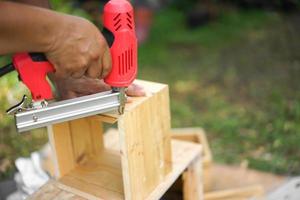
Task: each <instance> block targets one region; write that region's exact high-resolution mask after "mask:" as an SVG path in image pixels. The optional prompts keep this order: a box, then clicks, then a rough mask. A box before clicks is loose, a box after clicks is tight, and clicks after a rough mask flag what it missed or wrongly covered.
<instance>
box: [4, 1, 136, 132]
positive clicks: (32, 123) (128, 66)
mask: <svg viewBox="0 0 300 200" xmlns="http://www.w3.org/2000/svg"><path fill="white" fill-rule="evenodd" d="M103 25H104V29H103V35H104V37H105V38H106V40H107V42H108V44H109V46H110V53H111V57H112V70H111V72H110V73H109V75H108V76H107V77H105V79H104V81H105V83H107V84H109V85H110V86H111V87H112V91H107V92H101V93H97V94H93V95H87V96H83V97H78V98H74V99H69V100H63V101H57V102H52V101H51V100H52V99H53V94H52V90H51V86H50V84H49V82H48V81H47V79H46V77H47V74H48V73H49V72H55V69H54V67H53V65H52V64H51V63H49V62H48V61H47V59H46V57H45V56H44V55H43V54H41V53H18V54H15V55H14V56H13V58H12V63H10V64H8V65H6V66H4V67H2V68H1V69H0V76H1V75H4V74H6V73H9V72H11V71H13V70H16V71H17V72H18V74H19V79H20V80H21V81H22V82H23V83H24V84H25V85H26V86H27V88H28V89H29V90H30V92H31V96H32V100H31V101H29V100H28V98H27V96H26V95H24V96H23V99H22V101H21V102H20V103H18V104H17V105H15V106H13V107H12V108H10V109H8V110H7V113H8V114H12V115H14V117H15V122H16V127H17V131H18V132H24V131H27V130H31V129H34V128H39V127H44V126H47V125H50V124H54V123H58V122H63V121H68V120H72V119H78V118H82V117H86V116H91V115H95V114H100V113H105V112H109V111H118V112H119V114H123V112H124V106H125V102H126V95H125V89H126V87H128V86H129V85H130V84H131V83H132V82H133V80H134V79H135V77H136V74H137V39H136V36H135V24H134V15H133V8H132V6H131V4H130V3H129V1H127V0H110V1H108V2H107V3H106V4H105V6H104V11H103Z"/></svg>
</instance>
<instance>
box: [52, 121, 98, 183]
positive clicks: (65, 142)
mask: <svg viewBox="0 0 300 200" xmlns="http://www.w3.org/2000/svg"><path fill="white" fill-rule="evenodd" d="M48 137H49V142H50V144H51V147H52V151H53V159H54V161H53V162H54V166H55V177H56V178H60V177H62V176H64V175H65V174H66V173H68V172H69V171H70V170H72V169H74V167H75V166H76V165H77V164H80V163H84V162H85V161H86V160H87V159H88V157H89V156H92V155H95V154H96V153H97V152H99V151H100V150H101V149H102V148H103V136H102V124H101V123H100V122H99V121H98V118H97V117H86V118H83V119H77V120H72V121H69V122H63V123H58V124H54V125H52V126H49V127H48Z"/></svg>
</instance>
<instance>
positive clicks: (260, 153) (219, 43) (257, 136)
mask: <svg viewBox="0 0 300 200" xmlns="http://www.w3.org/2000/svg"><path fill="white" fill-rule="evenodd" d="M286 18H288V17H286ZM285 20H288V19H285V18H284V17H282V16H280V15H279V14H276V13H268V12H263V11H234V10H231V11H230V12H224V13H223V14H221V16H220V17H219V19H218V20H217V21H215V22H212V23H210V24H208V25H206V26H204V27H201V28H198V29H196V30H188V29H187V28H186V27H185V24H184V15H183V13H180V12H178V11H175V10H164V11H162V12H161V13H159V14H158V15H157V16H156V18H155V21H154V25H153V29H152V34H151V38H150V40H149V41H148V42H147V43H146V44H144V45H142V46H141V47H140V49H139V50H140V51H139V67H140V68H139V70H140V72H139V77H140V78H143V79H148V80H153V81H159V82H165V83H168V84H169V85H170V92H171V110H172V126H173V127H183V126H202V127H204V128H205V130H206V131H207V132H208V136H209V139H210V142H211V146H212V150H213V153H214V156H215V159H216V160H217V161H220V162H226V163H240V162H243V161H246V162H248V163H249V165H250V166H251V167H254V168H257V169H262V170H266V171H271V172H275V173H299V171H300V170H299V167H300V161H299V159H298V157H299V155H300V149H299V148H298V147H299V145H298V141H299V140H300V115H299V113H300V103H299V102H300V92H299V91H300V87H299V85H300V81H299V80H297V79H298V78H297V77H299V75H300V72H299V59H300V58H299V55H297V54H296V53H295V52H297V51H298V52H299V50H300V49H297V47H296V45H295V48H294V51H293V50H291V49H290V52H287V51H286V49H289V48H292V45H293V44H292V43H293V42H296V44H297V43H298V45H299V44H300V43H299V40H297V37H294V38H289V37H288V36H287V35H286V34H287V33H286V32H287V29H288V28H287V27H286V26H292V31H294V32H293V34H296V35H297V34H299V33H297V32H295V31H296V30H294V29H293V28H294V27H293V26H295V25H296V24H297V23H296V22H295V24H293V23H289V24H287V25H286V24H285V23H286V22H285ZM291 34H292V33H291ZM291 39H293V40H295V41H292V40H291ZM298 48H299V47H298Z"/></svg>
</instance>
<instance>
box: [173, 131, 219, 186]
mask: <svg viewBox="0 0 300 200" xmlns="http://www.w3.org/2000/svg"><path fill="white" fill-rule="evenodd" d="M171 132H172V138H174V139H179V140H184V141H190V142H194V143H197V144H201V145H202V146H203V151H202V157H203V163H202V167H203V181H204V186H203V187H204V191H205V192H207V191H210V190H211V189H212V185H213V183H212V181H213V180H212V174H211V168H212V163H213V161H212V160H213V158H212V157H213V156H212V153H211V149H210V147H209V143H208V141H207V137H206V134H205V131H204V130H203V129H202V128H199V127H194V128H175V129H172V130H171ZM179 182H180V181H179ZM179 182H178V183H176V185H177V186H174V187H176V188H177V190H178V189H181V183H179Z"/></svg>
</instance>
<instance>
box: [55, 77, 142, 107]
mask: <svg viewBox="0 0 300 200" xmlns="http://www.w3.org/2000/svg"><path fill="white" fill-rule="evenodd" d="M50 79H51V80H53V82H54V83H55V84H56V88H57V92H58V94H59V96H60V98H61V99H72V98H75V97H80V96H85V95H90V94H94V93H98V92H104V91H108V90H111V87H110V86H109V85H107V84H106V83H104V81H103V80H99V79H93V78H89V77H86V76H83V77H81V78H72V77H69V78H66V79H61V78H57V77H56V76H50ZM126 94H127V95H128V96H132V97H138V96H145V91H144V89H143V87H141V86H139V85H137V84H134V83H133V84H131V85H130V86H129V87H128V88H127V90H126ZM127 101H128V102H131V99H130V98H128V99H127Z"/></svg>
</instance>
